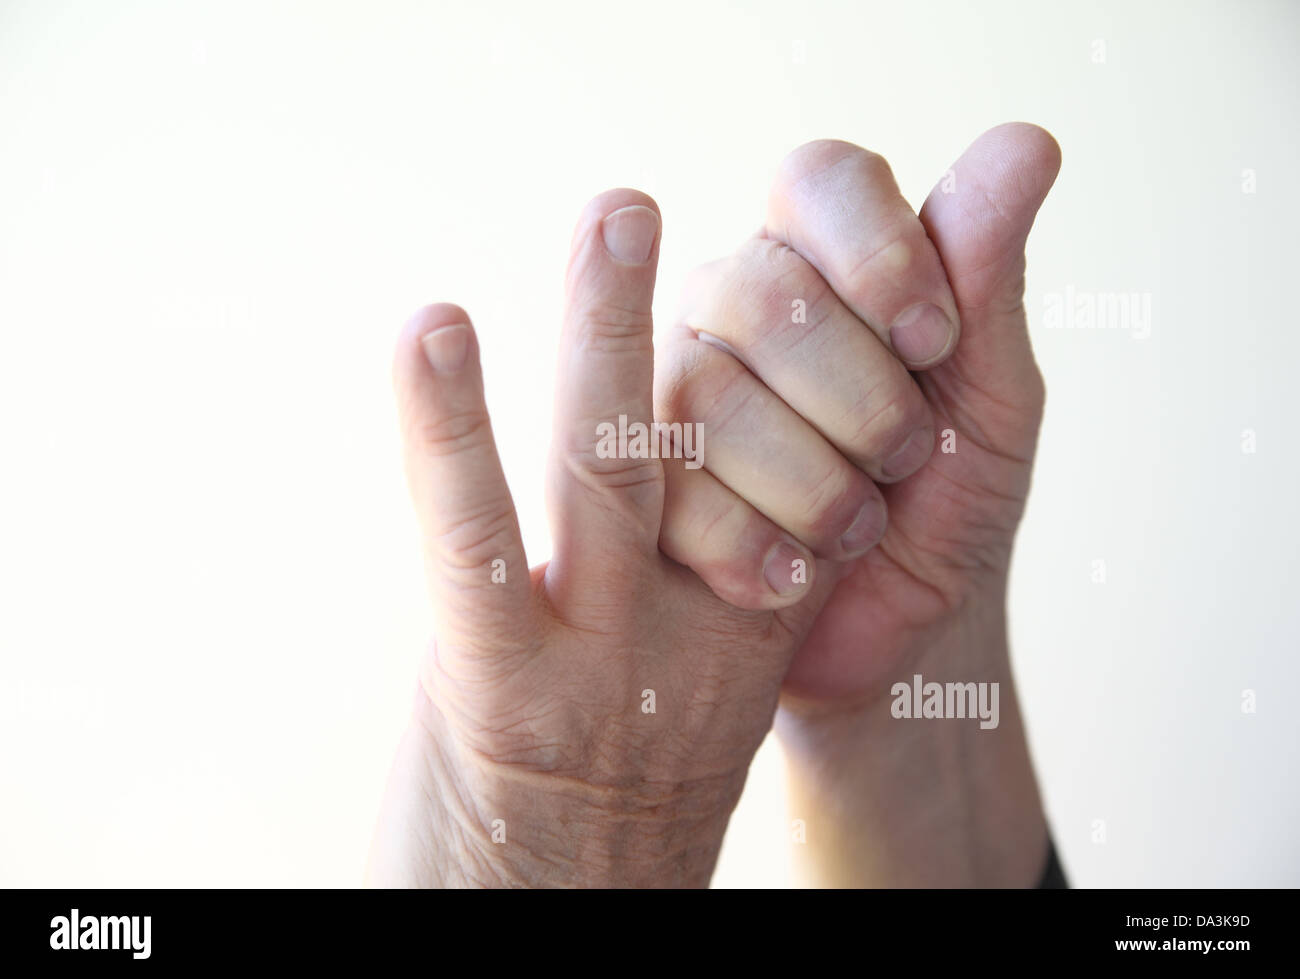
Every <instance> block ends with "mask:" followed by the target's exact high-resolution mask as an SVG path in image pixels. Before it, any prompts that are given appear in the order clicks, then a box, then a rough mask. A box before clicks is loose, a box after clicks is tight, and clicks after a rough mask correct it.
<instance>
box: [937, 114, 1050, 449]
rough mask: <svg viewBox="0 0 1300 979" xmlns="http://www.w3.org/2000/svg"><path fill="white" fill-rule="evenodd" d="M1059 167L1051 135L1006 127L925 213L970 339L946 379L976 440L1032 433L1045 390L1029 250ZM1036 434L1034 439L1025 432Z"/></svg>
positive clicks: (979, 144) (969, 157) (955, 173)
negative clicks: (1030, 319) (1029, 317)
mask: <svg viewBox="0 0 1300 979" xmlns="http://www.w3.org/2000/svg"><path fill="white" fill-rule="evenodd" d="M1060 167H1061V150H1060V147H1059V146H1057V144H1056V140H1054V139H1053V138H1052V137H1051V135H1050V134H1049V133H1047V132H1046V131H1045V130H1042V129H1040V128H1038V127H1037V126H1031V125H1028V124H1026V123H1008V124H1006V125H1002V126H998V127H996V128H995V129H991V130H989V131H988V132H987V133H985V134H984V135H983V136H981V137H980V138H979V139H977V140H976V141H975V142H974V143H973V144H972V145H971V146H970V148H969V149H967V150H966V152H965V153H964V154H962V156H961V158H960V159H959V160H958V161H957V162H956V163H955V164H954V165H953V167H952V169H951V170H950V171H949V176H948V178H946V179H945V180H944V181H943V183H941V184H940V185H939V186H938V187H936V188H935V189H934V190H933V191H932V192H931V193H930V196H929V198H928V199H927V200H926V202H925V206H924V207H922V208H921V221H922V222H923V223H924V225H925V227H926V229H927V231H928V233H929V235H930V238H931V239H932V240H933V241H934V243H935V246H936V247H937V248H938V249H939V253H940V255H942V256H943V263H944V265H945V267H946V268H947V269H948V275H949V280H950V281H951V283H952V287H953V291H954V294H955V296H956V299H957V303H958V306H959V308H960V310H961V316H962V321H963V323H964V324H965V329H966V333H965V336H964V337H963V338H962V342H961V345H960V347H959V348H958V350H957V352H956V353H955V354H954V355H953V357H952V359H951V360H950V361H949V362H948V363H947V364H945V365H944V369H943V371H942V372H940V373H938V374H935V375H934V376H933V377H931V378H929V381H932V382H933V383H935V384H938V385H940V386H942V387H945V388H947V389H949V390H952V391H957V390H958V389H960V394H961V397H960V398H959V399H952V398H950V399H948V400H950V401H957V400H959V401H960V402H961V403H962V404H963V405H966V406H968V407H967V410H968V411H969V412H971V413H972V414H973V416H974V417H971V418H966V419H959V420H960V421H964V422H967V423H968V427H971V428H973V429H975V430H976V431H978V429H981V428H992V427H996V428H1003V429H1005V428H1006V427H1007V426H1010V427H1011V428H1012V429H1014V428H1016V427H1022V428H1023V427H1026V426H1029V427H1032V428H1033V430H1035V431H1036V429H1037V417H1038V413H1037V409H1038V408H1040V407H1041V405H1042V399H1043V384H1042V378H1041V376H1040V375H1039V372H1038V368H1037V365H1036V364H1035V363H1034V355H1033V351H1032V349H1031V348H1030V343H1029V331H1028V326H1027V323H1026V319H1025V310H1024V303H1023V299H1024V284H1025V241H1026V239H1027V238H1028V236H1029V230H1030V228H1031V227H1032V226H1033V223H1034V217H1035V216H1036V215H1037V213H1038V208H1039V207H1040V206H1041V205H1042V203H1043V199H1044V198H1045V197H1046V196H1047V192H1048V191H1049V190H1050V189H1051V187H1052V183H1053V182H1054V181H1055V180H1056V174H1057V172H1058V171H1059V170H1060ZM1030 434H1032V433H1030Z"/></svg>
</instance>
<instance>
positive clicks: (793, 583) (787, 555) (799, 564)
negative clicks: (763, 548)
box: [763, 541, 808, 595]
mask: <svg viewBox="0 0 1300 979" xmlns="http://www.w3.org/2000/svg"><path fill="white" fill-rule="evenodd" d="M800 571H802V572H803V573H802V574H800V573H799V572H800ZM763 578H764V579H766V581H767V584H768V586H769V587H770V588H771V589H772V591H774V592H776V593H777V594H778V595H789V594H790V593H791V592H795V591H798V590H799V589H800V588H803V587H804V586H805V585H806V584H807V583H808V557H807V555H805V554H804V553H803V552H802V551H800V550H799V549H798V548H797V547H795V546H794V545H793V544H790V543H788V542H787V541H781V542H780V543H779V544H777V545H776V546H775V547H773V548H772V550H770V551H769V552H768V554H767V560H766V561H764V562H763Z"/></svg>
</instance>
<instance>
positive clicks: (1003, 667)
mask: <svg viewBox="0 0 1300 979" xmlns="http://www.w3.org/2000/svg"><path fill="white" fill-rule="evenodd" d="M1059 161H1060V157H1059V150H1058V149H1057V147H1056V144H1055V142H1054V141H1053V140H1052V139H1051V137H1050V136H1049V135H1047V134H1046V133H1045V132H1043V131H1042V130H1040V129H1037V128H1036V127H1033V126H1028V125H1024V124H1010V125H1007V126H1001V127H998V128H997V129H994V130H991V131H990V132H989V133H986V134H985V135H984V136H982V137H981V138H980V139H979V140H977V141H976V142H975V143H974V144H973V145H972V146H971V147H970V148H969V149H968V150H967V151H966V153H965V154H964V155H963V156H962V157H961V158H960V159H959V160H958V162H957V163H956V164H955V165H954V166H953V167H952V169H951V171H950V173H949V174H948V176H947V177H946V178H945V180H944V181H942V182H941V184H940V187H938V188H936V190H935V192H934V193H932V194H931V195H930V198H929V199H928V200H927V202H926V204H925V206H924V207H923V208H922V210H921V212H920V214H919V215H917V214H915V213H913V212H912V211H911V209H910V207H909V206H908V205H907V204H906V202H905V201H904V200H903V199H902V197H901V195H900V194H899V193H898V189H897V185H896V184H895V182H894V180H893V176H892V174H891V173H890V171H889V167H888V164H887V163H886V162H885V161H884V159H883V158H882V157H880V156H878V155H876V154H874V153H870V152H868V151H866V150H863V149H861V148H858V147H854V146H851V145H850V144H846V143H839V142H834V141H819V142H817V143H812V144H808V145H807V146H804V147H801V148H800V149H798V150H796V151H795V152H794V153H792V154H791V156H790V157H788V158H787V160H786V161H784V163H783V164H782V166H781V168H780V170H779V172H778V176H777V179H776V181H775V182H774V185H773V189H772V192H771V195H770V199H769V202H768V216H767V220H766V222H765V225H764V227H763V229H762V230H761V231H760V232H759V233H758V234H757V235H755V236H754V237H753V238H752V239H750V240H749V241H746V242H745V243H744V244H742V246H741V247H740V248H739V249H738V250H737V252H736V253H735V254H734V255H733V256H731V257H730V258H728V259H724V260H722V261H720V262H716V263H712V264H711V265H710V266H706V267H705V268H704V269H701V270H700V271H699V272H698V273H697V274H696V276H695V277H694V278H693V280H692V282H691V283H690V284H689V285H688V288H687V290H686V296H685V298H684V302H683V305H682V310H683V312H682V315H681V317H680V319H679V322H678V323H676V324H675V325H674V327H673V329H672V331H671V332H670V336H669V339H668V341H667V343H665V344H663V345H662V348H661V349H660V350H659V351H658V358H657V362H656V358H655V351H654V350H653V346H652V343H651V333H652V327H651V318H650V301H651V297H652V294H653V288H654V270H655V264H656V262H657V257H658V247H659V239H660V219H659V215H658V210H657V208H656V207H655V205H654V202H653V201H651V200H650V199H649V198H647V197H645V196H644V195H642V194H639V193H637V192H635V191H626V190H622V191H611V192H608V193H606V194H603V195H601V196H600V197H598V198H596V199H595V200H594V201H592V203H591V204H590V205H589V206H588V208H587V209H586V211H585V212H584V214H583V216H582V218H581V219H580V221H579V224H578V228H577V231H576V232H575V235H574V239H573V253H572V257H571V261H570V266H569V272H568V279H567V295H568V312H567V313H566V322H565V329H564V331H563V337H562V345H561V351H560V358H559V374H560V376H559V383H558V384H557V386H556V390H557V404H556V411H555V418H556V421H555V433H554V438H553V450H552V455H551V463H550V469H549V478H548V504H549V510H550V515H551V523H552V529H553V537H554V540H555V552H554V555H553V557H552V558H551V560H550V561H549V562H548V563H547V564H544V565H542V566H539V567H537V568H534V569H532V571H531V572H530V571H529V570H528V566H527V563H526V560H525V557H524V554H523V548H522V543H521V540H520V536H519V530H518V525H517V521H516V519H515V516H514V508H513V504H512V503H511V501H510V496H509V490H508V488H507V487H506V486H505V482H504V478H503V476H502V474H501V467H500V463H499V460H498V459H497V457H496V451H495V448H494V446H493V443H492V439H491V428H490V423H489V421H488V419H487V416H486V412H485V409H484V403H483V395H482V377H481V374H480V372H479V368H478V359H477V343H476V341H475V339H474V334H473V328H472V327H471V326H470V325H469V317H468V315H467V314H466V313H465V311H464V310H462V309H460V308H459V307H456V306H452V305H447V304H442V305H437V306H432V307H428V308H427V309H425V310H422V311H421V312H420V313H419V314H417V315H416V317H414V318H413V319H412V321H411V322H410V323H409V324H408V326H407V328H406V329H405V330H404V331H403V333H402V336H401V338H400V340H399V344H398V350H397V354H396V359H395V379H396V387H397V392H398V400H399V406H400V409H401V416H402V419H403V431H404V435H405V446H406V461H407V473H408V478H409V482H410V485H411V490H412V498H413V500H414V503H415V506H416V510H417V513H418V514H419V516H420V523H421V527H422V529H423V539H424V550H425V553H426V555H427V558H428V560H427V567H428V580H429V585H430V595H431V600H432V601H433V603H434V607H435V611H436V618H437V622H438V626H437V635H436V640H435V642H434V644H432V646H431V648H430V650H429V654H428V656H427V657H426V658H425V666H424V669H423V671H422V677H421V683H420V690H419V695H418V697H417V702H416V705H415V708H414V711H413V720H412V724H411V726H410V730H409V732H408V734H407V737H406V739H405V741H404V743H403V746H402V748H401V750H400V752H399V758H398V761H397V762H396V764H395V766H394V770H393V774H392V777H391V778H390V783H389V788H388V792H387V796H386V799H385V804H384V808H383V812H382V815H381V820H380V826H379V829H378V830H377V832H376V836H375V843H374V845H373V847H372V854H371V862H370V869H369V880H370V882H371V883H375V884H380V885H411V886H419V885H509V886H539V885H541V886H556V885H592V886H623V885H626V886H661V885H695V886H698V885H703V884H705V883H707V881H708V879H709V876H710V874H711V872H712V869H713V866H714V863H715V861H716V857H717V851H718V847H719V846H720V843H721V839H722V834H723V832H724V831H725V827H726V822H727V819H728V817H729V815H730V812H731V810H732V808H733V807H734V805H735V802H736V800H737V799H738V797H739V794H740V791H741V788H742V787H743V784H744V777H745V773H746V771H747V769H748V766H749V763H750V760H751V759H752V756H753V753H754V751H755V750H756V748H757V746H758V744H759V743H760V742H761V740H762V738H763V736H764V734H765V733H766V731H767V730H768V729H769V728H770V726H771V725H772V723H773V721H774V719H775V723H776V727H777V731H778V733H779V735H780V737H781V740H782V743H783V746H784V748H785V751H786V757H787V760H788V764H789V775H790V778H789V781H790V789H791V815H792V818H796V819H799V820H801V821H802V823H803V824H804V825H805V826H806V842H804V843H801V844H800V845H799V847H798V857H799V861H798V862H799V868H800V873H801V876H802V879H803V881H804V882H806V883H809V884H814V885H829V886H838V885H852V886H868V885H878V884H884V885H914V884H921V885H940V886H944V885H968V884H975V885H993V886H1025V885H1028V884H1032V883H1033V882H1034V880H1035V879H1036V875H1037V872H1038V871H1039V870H1040V869H1041V863H1042V859H1043V856H1044V849H1045V844H1046V825H1045V821H1044V819H1043V816H1042V806H1041V802H1040V801H1039V798H1038V793H1037V788H1036V786H1035V782H1034V777H1033V772H1032V766H1031V764H1030V760H1029V756H1028V751H1027V748H1026V745H1025V738H1024V732H1023V727H1022V724H1021V721H1020V715H1019V710H1018V707H1017V705H1016V698H1015V696H1014V689H1013V686H1012V678H1011V672H1010V663H1009V655H1008V650H1007V643H1006V626H1005V614H1004V605H1005V591H1006V579H1007V571H1008V567H1009V562H1010V555H1011V547H1012V540H1013V536H1014V532H1015V528H1016V526H1017V524H1018V522H1019V519H1020V516H1021V513H1022V511H1023V507H1024V501H1025V496H1026V494H1027V492H1028V488H1029V475H1030V468H1031V465H1032V459H1033V453H1034V447H1035V442H1036V439H1037V431H1038V425H1039V421H1040V419H1041V414H1042V406H1043V396H1044V395H1043V382H1042V379H1041V377H1040V375H1039V372H1038V369H1037V366H1036V365H1035V362H1034V359H1033V354H1032V351H1031V350H1030V347H1029V340H1028V331H1027V328H1026V323H1025V315H1024V309H1023V305H1022V301H1021V300H1022V294H1023V276H1024V244H1025V240H1026V237H1027V235H1028V232H1029V228H1030V226H1031V224H1032V222H1033V219H1034V216H1035V214H1036V212H1037V209H1038V207H1039V205H1040V204H1041V202H1042V200H1043V198H1044V197H1045V195H1046V193H1047V191H1048V189H1049V188H1050V186H1051V183H1052V181H1053V180H1054V178H1055V175H1056V171H1057V169H1058V168H1059ZM621 414H622V415H626V416H627V417H628V418H631V419H640V420H644V421H649V420H650V419H651V418H652V417H653V418H655V419H657V420H662V421H667V422H674V421H679V422H683V423H700V424H701V426H702V430H703V432H704V438H705V445H706V448H707V451H706V452H705V453H704V456H703V462H704V465H703V467H702V468H698V469H693V468H689V467H688V466H686V465H685V464H684V463H683V461H682V460H674V459H664V460H662V461H661V460H659V459H629V458H615V459H610V458H601V457H600V456H598V455H597V453H596V452H595V443H596V431H597V428H598V426H599V425H600V423H601V422H607V421H612V420H616V419H617V418H618V417H619V415H621ZM953 449H955V451H951V450H953ZM503 569H504V576H503V575H501V574H500V572H501V571H502V570H503ZM494 570H495V571H496V572H497V574H496V576H495V577H494V574H493V572H494ZM502 577H504V580H500V579H501V578H502ZM914 672H921V673H924V674H925V675H926V676H927V678H930V677H933V678H935V679H938V680H940V681H943V680H959V681H991V682H998V683H999V684H1000V686H1001V688H1002V704H1003V707H1002V716H1001V723H1000V724H999V726H998V727H997V728H996V729H995V730H991V731H985V730H980V729H979V727H978V725H974V724H970V723H969V722H961V721H929V722H910V721H901V720H898V719H896V718H893V717H891V715H890V712H889V696H888V694H889V689H890V686H891V685H892V683H894V682H896V681H898V680H900V679H910V677H911V675H912V674H913V673H914ZM778 707H779V709H778Z"/></svg>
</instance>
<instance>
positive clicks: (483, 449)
mask: <svg viewBox="0 0 1300 979" xmlns="http://www.w3.org/2000/svg"><path fill="white" fill-rule="evenodd" d="M658 249H659V216H658V209H657V208H656V207H655V204H654V202H653V201H652V200H650V199H649V198H648V197H646V196H645V195H643V194H639V193H637V192H635V191H628V190H618V191H610V192H608V193H606V194H603V195H601V196H600V197H597V198H596V199H595V200H594V201H592V202H591V204H590V205H589V206H588V207H587V209H586V211H585V212H584V214H583V216H582V219H581V221H580V222H579V225H578V229H577V232H576V234H575V236H574V241H573V255H572V259H571V262H570V267H569V275H568V311H567V315H566V322H565V330H564V337H563V341H562V350H561V358H560V376H559V379H558V384H557V386H556V390H557V404H556V413H555V418H556V421H555V432H554V446H553V453H552V457H551V466H550V483H549V503H550V510H551V520H552V530H553V538H554V543H555V551H554V556H553V558H552V559H551V561H550V562H549V563H548V564H545V565H542V566H540V567H538V568H535V569H533V571H532V572H531V574H530V572H529V570H528V565H527V563H526V561H525V557H524V549H523V543H522V540H521V537H520V532H519V525H518V522H517V520H516V516H515V509H514V506H513V504H512V502H511V498H510V491H509V489H508V488H507V486H506V483H505V479H504V477H503V475H502V469H501V463H500V460H499V459H498V458H497V453H496V448H495V446H494V444H493V439H492V433H491V427H490V425H489V421H488V416H487V412H486V408H485V403H484V397H483V380H482V375H481V372H480V369H479V362H478V346H477V343H476V341H475V337H474V332H473V329H472V328H471V326H470V325H469V317H468V316H467V315H466V313H465V312H464V311H463V310H462V309H460V308H459V307H457V306H452V305H437V306H431V307H428V308H426V309H424V310H422V311H421V312H420V313H419V314H418V315H417V316H416V317H415V318H414V319H413V320H412V321H411V322H410V324H409V325H408V326H407V328H406V329H405V330H404V331H403V333H402V335H401V338H400V341H399V344H398V349H397V355H396V365H395V375H396V387H397V393H398V400H399V403H400V412H401V416H402V429H403V433H404V436H405V453H406V467H407V474H408V481H409V483H410V488H411V493H412V497H413V499H414V502H415V507H416V511H417V513H418V515H419V521H420V525H421V527H422V531H423V545H424V552H425V554H426V556H427V577H428V583H429V590H430V596H431V599H432V602H433V605H434V610H435V613H436V620H437V626H436V641H435V643H434V644H433V646H432V648H431V649H430V650H429V652H428V655H427V657H426V658H425V660H424V667H423V670H422V675H421V683H420V691H419V695H418V697H417V703H416V706H415V714H414V721H413V723H412V724H411V726H410V729H409V732H408V734H407V737H406V739H405V741H404V743H403V747H402V749H401V752H400V755H399V758H398V761H397V764H396V766H395V768H394V770H393V773H392V776H391V778H390V781H389V789H388V794H387V797H386V800H385V804H384V809H383V814H382V817H381V820H380V825H379V829H378V831H377V833H376V836H375V842H374V846H373V848H372V854H371V862H370V868H369V873H368V877H369V881H370V882H371V883H375V884H380V885H435V884H444V885H447V884H450V885H480V884H482V885H513V886H528V885H556V884H560V885H621V886H643V885H704V884H706V883H707V882H708V880H709V877H710V875H711V873H712V870H713V866H714V862H715V860H716V858H717V853H718V849H719V847H720V844H721V841H722V835H723V832H724V830H725V828H726V824H727V819H728V817H729V815H730V813H731V810H732V808H733V807H734V806H735V803H736V801H737V799H738V797H739V795H740V791H741V787H742V786H743V784H744V781H745V774H746V771H747V769H748V767H749V764H750V761H751V759H752V757H753V754H754V751H755V750H756V749H757V747H758V745H759V743H760V742H761V741H762V739H763V736H764V735H765V734H766V732H767V731H768V729H769V727H770V726H771V723H772V718H773V714H774V712H775V709H776V704H777V697H778V694H779V691H780V687H781V681H782V678H783V677H784V676H785V673H786V670H787V668H788V666H789V663H790V658H791V656H792V654H793V653H794V650H795V649H796V648H798V646H799V644H800V642H801V640H802V638H803V636H804V634H805V633H806V631H807V629H808V625H809V623H810V621H811V615H812V609H811V608H810V607H809V606H807V605H806V604H805V605H799V606H797V607H796V606H795V603H796V602H799V600H800V599H801V598H803V597H804V596H806V595H807V594H808V592H809V591H810V590H811V589H812V587H813V586H812V583H811V582H812V577H813V560H812V555H811V553H810V552H809V550H808V549H807V548H806V547H805V546H804V545H803V544H802V543H800V542H799V541H798V540H797V539H795V538H794V537H793V536H792V535H790V534H789V533H787V532H785V531H783V530H780V529H779V528H777V527H776V526H775V525H773V524H771V523H770V522H768V521H766V520H764V519H763V518H761V517H760V516H759V515H758V514H757V512H756V511H753V510H752V509H750V508H749V507H748V506H746V507H744V508H740V509H737V510H734V511H727V512H721V513H716V514H710V513H708V512H707V511H705V513H704V520H705V523H704V524H702V525H701V526H700V527H699V529H698V530H699V534H700V535H701V537H703V538H705V539H715V540H716V539H733V540H738V541H742V542H743V550H740V551H733V552H732V553H730V554H729V556H728V559H729V560H731V561H733V562H738V563H739V564H740V565H744V573H745V574H746V576H747V578H746V580H747V581H748V582H749V586H748V587H749V593H748V595H747V598H748V604H749V605H751V606H754V607H756V610H753V611H743V610H740V609H737V608H734V607H732V606H730V605H728V604H726V603H724V602H723V601H721V600H720V599H718V598H717V597H715V596H714V594H713V593H712V592H711V591H710V590H709V588H708V587H707V586H706V585H705V584H703V583H702V582H701V581H700V579H699V578H697V577H696V576H695V575H694V574H692V573H691V572H690V571H688V570H686V569H685V568H682V567H681V566H680V565H677V564H675V563H673V562H672V561H670V560H668V559H667V558H665V557H664V556H663V555H662V554H661V553H660V551H659V544H658V542H659V538H660V531H661V517H662V512H663V503H664V468H665V465H668V466H670V467H675V468H676V469H681V468H682V462H681V461H680V460H676V461H674V460H669V461H668V462H666V463H665V462H661V461H660V460H658V459H607V458H599V457H598V455H597V453H596V444H597V426H598V425H599V424H601V423H602V422H612V423H614V424H617V423H618V418H619V416H620V415H626V416H627V417H628V420H629V422H635V421H640V422H643V423H649V422H650V421H651V420H652V404H651V400H652V392H651V374H652V370H653V354H652V345H651V315H650V309H651V296H652V294H653V291H654V279H655V268H656V265H657V261H658ZM710 434H711V433H709V432H708V431H707V429H706V431H705V438H706V456H707V451H708V448H711V446H708V443H707V439H708V436H709V435H710ZM882 517H883V514H882ZM882 529H883V528H882V527H880V526H875V525H872V526H869V527H867V528H866V533H865V534H864V540H867V541H868V542H870V540H874V539H875V537H878V536H879V533H880V532H881V530H882ZM795 561H803V562H805V563H806V565H807V568H808V572H809V583H807V584H803V583H799V582H796V581H793V580H792V579H793V578H794V577H795V576H794V575H792V573H791V570H792V569H791V565H792V562H795ZM765 567H766V568H767V569H768V571H769V572H770V573H771V575H772V577H773V578H774V579H775V583H776V587H775V588H770V587H768V586H767V585H765V584H764V581H765V579H764V577H763V570H764V568H765ZM651 698H653V708H654V711H653V712H650V711H649V707H650V705H651Z"/></svg>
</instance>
